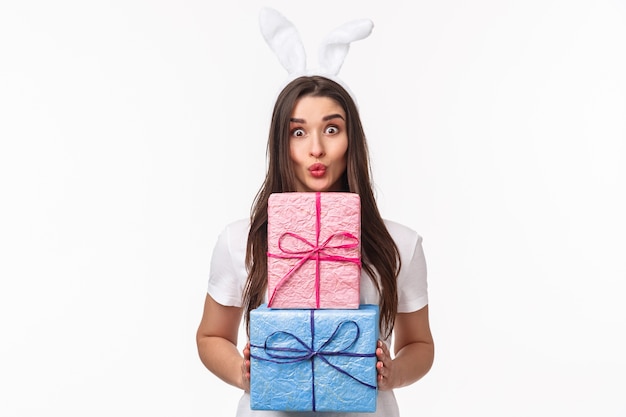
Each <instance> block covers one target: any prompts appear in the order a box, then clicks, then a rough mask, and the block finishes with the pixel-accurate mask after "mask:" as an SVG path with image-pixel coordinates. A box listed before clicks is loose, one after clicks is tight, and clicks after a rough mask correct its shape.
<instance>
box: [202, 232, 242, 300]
mask: <svg viewBox="0 0 626 417" xmlns="http://www.w3.org/2000/svg"><path fill="white" fill-rule="evenodd" d="M248 230H249V229H248V221H246V220H240V221H237V222H234V223H231V224H229V225H228V226H226V227H225V228H224V230H222V232H221V233H220V234H219V236H218V238H217V242H216V244H215V247H214V248H213V254H212V256H211V269H210V272H209V283H208V288H207V292H208V293H209V295H210V296H211V297H212V298H213V299H214V300H215V301H217V302H218V303H220V304H222V305H225V306H234V307H241V305H242V294H243V290H244V286H245V283H246V279H247V272H246V266H245V257H246V243H247V238H248Z"/></svg>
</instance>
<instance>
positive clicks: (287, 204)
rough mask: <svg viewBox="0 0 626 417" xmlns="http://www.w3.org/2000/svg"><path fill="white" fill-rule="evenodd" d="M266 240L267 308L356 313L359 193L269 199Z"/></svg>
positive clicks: (292, 195) (359, 215) (359, 253)
mask: <svg viewBox="0 0 626 417" xmlns="http://www.w3.org/2000/svg"><path fill="white" fill-rule="evenodd" d="M267 238H268V253H267V257H268V258H267V263H268V265H267V274H268V288H267V290H268V303H267V304H268V306H269V307H271V308H296V309H297V308H307V309H311V308H334V309H357V308H359V283H360V278H361V241H360V239H361V200H360V198H359V195H358V194H354V193H333V192H325V193H313V192H310V193H295V192H294V193H275V194H272V195H271V196H270V198H269V201H268V224H267Z"/></svg>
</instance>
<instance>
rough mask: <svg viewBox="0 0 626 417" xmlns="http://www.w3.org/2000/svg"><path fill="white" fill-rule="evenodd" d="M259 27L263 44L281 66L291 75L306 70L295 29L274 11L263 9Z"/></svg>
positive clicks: (302, 49) (298, 35)
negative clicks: (268, 47)
mask: <svg viewBox="0 0 626 417" xmlns="http://www.w3.org/2000/svg"><path fill="white" fill-rule="evenodd" d="M259 25H260V26H261V33H262V34H263V38H265V42H267V44H268V45H269V46H270V48H272V50H273V51H274V53H275V54H276V55H277V56H278V60H279V61H280V63H281V65H282V66H283V67H284V68H285V69H286V70H287V72H288V73H289V74H290V75H291V74H297V73H302V72H304V71H305V70H306V52H305V51H304V45H303V44H302V40H301V39H300V34H299V33H298V30H297V29H296V27H295V26H294V25H293V23H291V22H290V21H289V20H287V19H286V18H285V17H284V16H283V15H281V14H280V13H279V12H277V11H276V10H274V9H272V8H269V7H264V8H263V9H261V12H260V14H259Z"/></svg>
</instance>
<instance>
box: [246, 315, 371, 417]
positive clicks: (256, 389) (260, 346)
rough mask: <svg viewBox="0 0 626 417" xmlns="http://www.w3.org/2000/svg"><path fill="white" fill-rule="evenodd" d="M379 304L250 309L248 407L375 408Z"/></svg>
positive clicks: (361, 409) (332, 409)
mask: <svg viewBox="0 0 626 417" xmlns="http://www.w3.org/2000/svg"><path fill="white" fill-rule="evenodd" d="M378 314H379V313H378V306H376V305H371V304H362V305H361V306H360V307H359V309H351V310H334V309H329V310H315V309H312V310H303V309H296V310H287V309H278V310H277V309H271V308H268V307H267V305H266V304H264V305H262V306H260V307H259V308H257V309H255V310H252V311H251V313H250V407H251V408H252V409H253V410H284V411H337V412H374V411H376V395H377V388H376V355H375V352H376V343H377V341H378Z"/></svg>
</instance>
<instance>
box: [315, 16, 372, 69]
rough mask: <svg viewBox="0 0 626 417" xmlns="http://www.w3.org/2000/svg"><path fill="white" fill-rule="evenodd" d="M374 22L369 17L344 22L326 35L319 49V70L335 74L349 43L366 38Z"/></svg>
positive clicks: (348, 47) (339, 67) (341, 63)
mask: <svg viewBox="0 0 626 417" xmlns="http://www.w3.org/2000/svg"><path fill="white" fill-rule="evenodd" d="M373 28H374V23H373V22H372V21H371V20H369V19H359V20H354V21H352V22H348V23H345V24H343V25H341V26H339V27H338V28H336V29H335V30H333V31H332V32H330V33H329V34H328V36H326V38H325V39H324V41H323V42H322V43H321V45H320V49H319V57H318V60H319V65H320V70H322V71H324V72H325V73H327V74H330V75H337V74H338V73H339V70H340V69H341V66H342V65H343V61H344V59H345V58H346V55H347V54H348V51H349V50H350V43H351V42H354V41H358V40H361V39H364V38H367V37H368V36H369V35H370V33H372V29H373Z"/></svg>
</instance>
